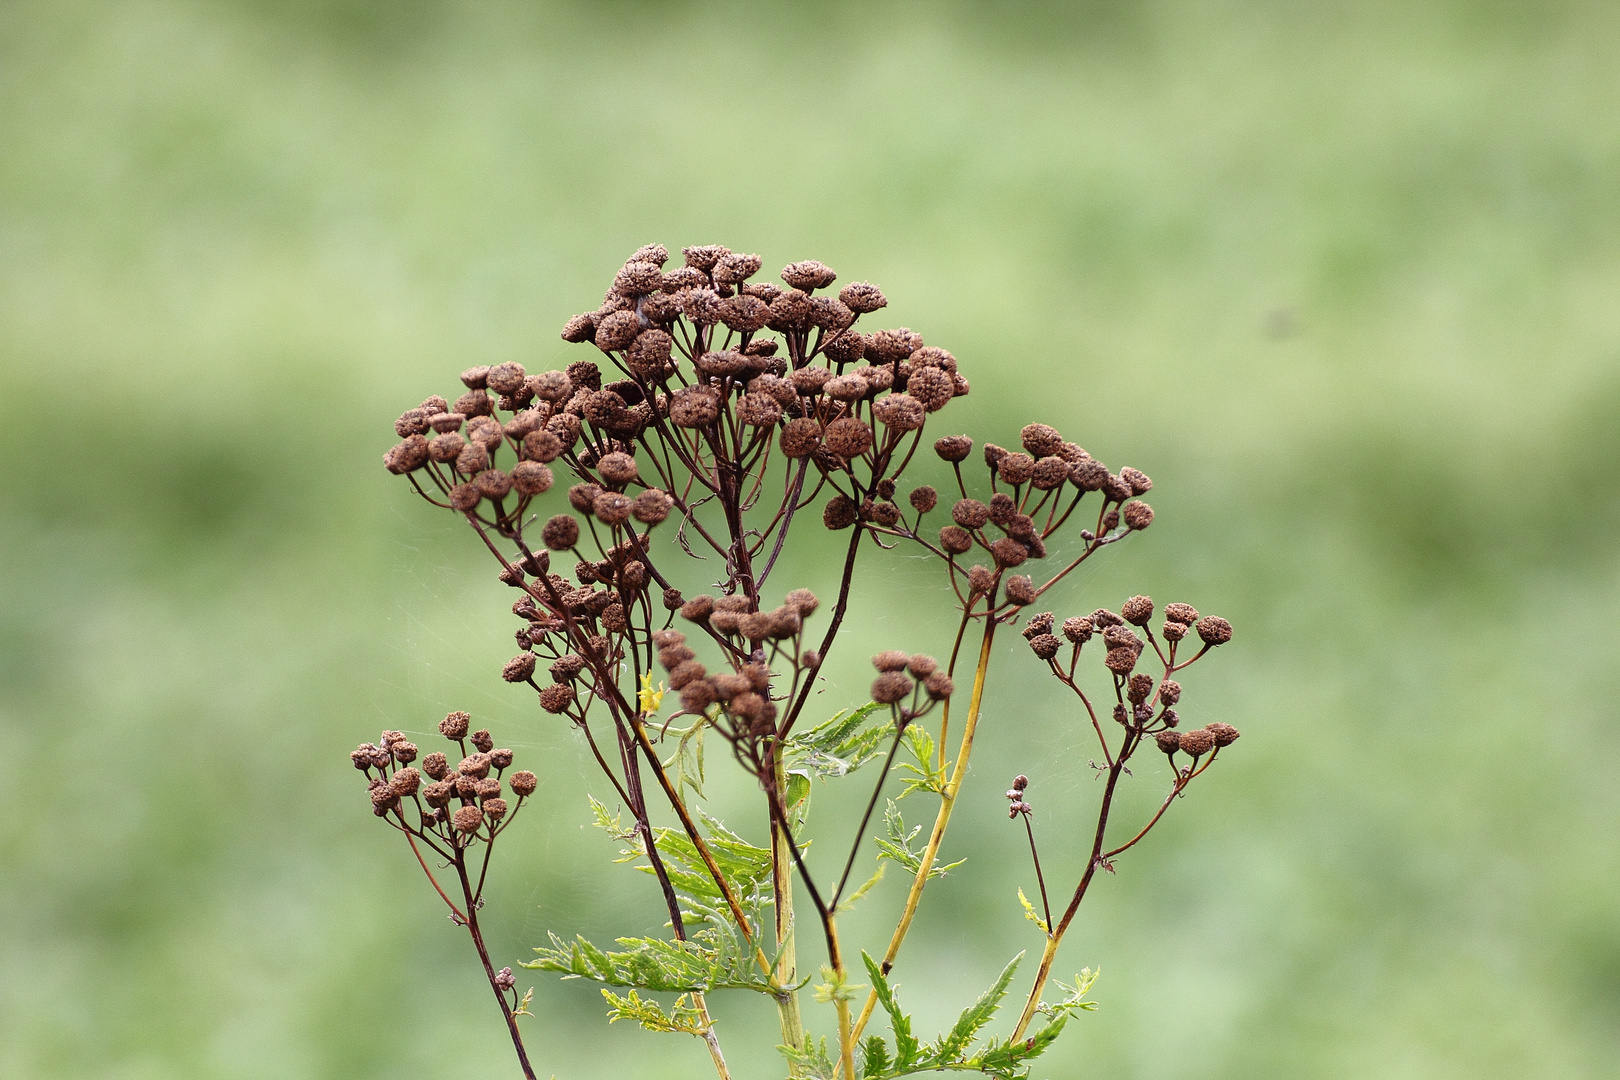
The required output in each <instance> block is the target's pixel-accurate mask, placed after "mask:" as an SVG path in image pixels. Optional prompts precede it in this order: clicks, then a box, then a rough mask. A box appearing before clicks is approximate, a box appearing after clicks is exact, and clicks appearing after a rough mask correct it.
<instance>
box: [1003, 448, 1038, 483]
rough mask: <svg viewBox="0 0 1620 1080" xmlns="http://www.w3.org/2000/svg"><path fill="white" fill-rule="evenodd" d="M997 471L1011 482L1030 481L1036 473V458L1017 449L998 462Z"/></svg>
mask: <svg viewBox="0 0 1620 1080" xmlns="http://www.w3.org/2000/svg"><path fill="white" fill-rule="evenodd" d="M996 472H997V473H998V474H1000V476H1001V478H1002V479H1003V480H1005V481H1006V482H1007V483H1009V484H1024V483H1028V482H1029V479H1030V477H1032V476H1034V475H1035V459H1034V458H1032V457H1030V456H1029V455H1028V454H1026V453H1023V452H1022V451H1016V450H1015V451H1013V452H1012V453H1009V454H1006V455H1004V456H1003V457H1002V458H1001V460H1000V461H998V462H996Z"/></svg>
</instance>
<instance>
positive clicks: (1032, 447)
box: [1019, 424, 1063, 458]
mask: <svg viewBox="0 0 1620 1080" xmlns="http://www.w3.org/2000/svg"><path fill="white" fill-rule="evenodd" d="M1019 440H1020V441H1021V442H1022V443H1023V444H1024V449H1025V450H1027V451H1029V454H1030V456H1031V457H1037V458H1043V457H1047V456H1049V455H1052V454H1056V453H1057V452H1058V449H1059V448H1060V447H1061V446H1062V445H1063V436H1062V435H1059V434H1058V430H1057V428H1055V427H1052V426H1051V425H1050V424H1028V425H1026V426H1025V427H1024V430H1023V431H1021V432H1019Z"/></svg>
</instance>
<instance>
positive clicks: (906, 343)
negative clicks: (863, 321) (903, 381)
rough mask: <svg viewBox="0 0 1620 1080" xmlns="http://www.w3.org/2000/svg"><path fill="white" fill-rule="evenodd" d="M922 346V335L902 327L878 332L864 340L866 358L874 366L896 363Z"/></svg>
mask: <svg viewBox="0 0 1620 1080" xmlns="http://www.w3.org/2000/svg"><path fill="white" fill-rule="evenodd" d="M922 344H923V339H922V335H921V334H914V333H912V332H911V331H910V330H908V329H906V328H905V327H904V326H902V327H898V328H897V329H894V330H879V331H877V332H876V333H874V334H872V335H871V336H869V337H868V338H867V339H866V358H867V359H868V360H870V361H872V362H873V363H874V364H893V363H898V362H899V361H901V360H904V359H906V358H907V357H909V356H910V355H911V354H912V353H914V352H916V351H917V350H918V349H920V348H922Z"/></svg>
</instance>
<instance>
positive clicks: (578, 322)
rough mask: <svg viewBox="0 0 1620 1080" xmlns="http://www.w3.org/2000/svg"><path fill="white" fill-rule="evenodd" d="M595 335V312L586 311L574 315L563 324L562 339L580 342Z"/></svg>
mask: <svg viewBox="0 0 1620 1080" xmlns="http://www.w3.org/2000/svg"><path fill="white" fill-rule="evenodd" d="M595 336H596V312H594V311H587V312H584V313H583V314H579V315H575V316H574V317H573V318H571V319H569V320H568V321H567V322H566V323H564V324H563V328H562V339H563V340H564V341H571V342H576V343H577V342H581V341H590V340H591V339H592V338H593V337H595Z"/></svg>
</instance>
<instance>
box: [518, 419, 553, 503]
mask: <svg viewBox="0 0 1620 1080" xmlns="http://www.w3.org/2000/svg"><path fill="white" fill-rule="evenodd" d="M535 434H537V435H538V434H544V433H543V432H535ZM553 479H554V478H553V476H552V475H551V469H550V468H548V467H547V466H545V465H542V464H540V463H539V462H538V461H520V462H518V463H517V464H516V465H514V466H512V486H513V487H514V488H516V489H517V493H518V494H519V495H529V496H534V495H540V494H543V493H545V492H547V491H549V490H551V485H552V482H553Z"/></svg>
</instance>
